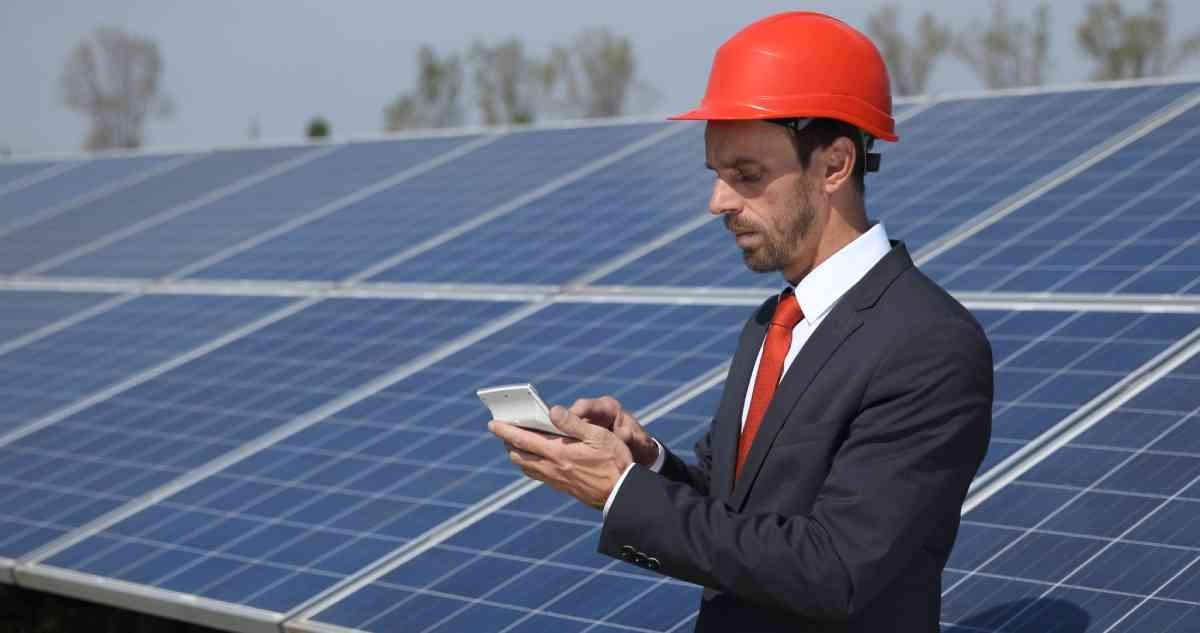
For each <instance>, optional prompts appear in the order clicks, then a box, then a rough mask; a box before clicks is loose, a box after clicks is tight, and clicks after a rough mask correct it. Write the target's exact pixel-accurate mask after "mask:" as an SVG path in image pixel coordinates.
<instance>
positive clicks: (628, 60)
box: [548, 28, 655, 117]
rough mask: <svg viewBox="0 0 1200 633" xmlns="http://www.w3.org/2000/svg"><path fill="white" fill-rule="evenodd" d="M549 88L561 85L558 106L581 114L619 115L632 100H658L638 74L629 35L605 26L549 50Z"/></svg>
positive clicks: (595, 115) (594, 115)
mask: <svg viewBox="0 0 1200 633" xmlns="http://www.w3.org/2000/svg"><path fill="white" fill-rule="evenodd" d="M550 64H551V71H552V73H553V75H552V76H550V78H549V79H550V81H549V84H548V85H549V87H556V86H561V89H562V92H563V93H564V94H563V95H562V97H561V98H560V99H559V100H558V103H557V106H558V107H559V109H561V110H563V111H565V112H567V113H569V114H571V115H574V116H581V117H611V116H619V115H621V114H624V113H626V112H628V111H629V109H630V106H631V104H632V102H634V101H637V102H639V103H638V105H639V106H641V105H645V104H647V103H648V102H650V101H652V100H654V99H655V96H654V94H653V88H651V87H650V86H649V84H647V83H645V82H643V81H639V80H638V79H637V78H636V77H635V74H636V71H637V61H636V58H635V55H634V52H633V44H632V42H630V40H629V38H628V37H624V36H621V35H616V34H615V33H612V32H611V31H609V30H608V29H605V28H594V29H588V30H585V31H582V32H581V33H579V34H578V35H576V36H575V38H574V40H573V41H572V42H571V43H570V44H569V45H568V46H555V47H554V48H553V49H552V50H551V53H550Z"/></svg>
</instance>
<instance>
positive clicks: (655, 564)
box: [646, 556, 662, 571]
mask: <svg viewBox="0 0 1200 633" xmlns="http://www.w3.org/2000/svg"><path fill="white" fill-rule="evenodd" d="M660 567H662V563H661V562H659V560H658V559H657V558H654V557H653V556H651V557H650V558H648V559H646V569H649V570H650V571H658V569H659V568H660Z"/></svg>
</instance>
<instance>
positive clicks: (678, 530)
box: [600, 320, 992, 620]
mask: <svg viewBox="0 0 1200 633" xmlns="http://www.w3.org/2000/svg"><path fill="white" fill-rule="evenodd" d="M898 338H899V339H900V340H897V341H896V342H895V343H894V344H893V346H892V349H891V350H890V351H888V352H885V354H884V356H883V360H882V361H881V362H880V363H879V365H877V367H876V369H875V372H874V375H873V376H872V378H871V379H870V382H869V383H868V385H867V388H866V392H865V395H864V400H863V405H862V408H861V409H860V413H859V414H858V415H857V416H856V417H855V418H854V419H853V420H852V421H851V422H850V424H849V428H848V431H847V435H846V439H845V440H844V442H843V443H842V445H841V446H840V448H839V450H838V452H837V454H836V456H835V458H834V461H833V466H832V468H831V471H830V473H829V475H828V476H827V478H826V480H825V483H824V485H823V486H822V488H821V491H820V493H819V494H818V496H817V499H816V501H815V503H814V505H813V508H812V511H811V513H810V514H808V515H806V516H783V515H779V514H771V513H739V512H736V511H734V509H733V508H731V507H729V506H728V505H727V504H726V503H725V502H723V501H719V500H712V499H708V498H706V496H705V495H704V494H703V493H702V492H700V491H698V490H696V489H695V488H694V487H692V486H688V485H685V484H682V483H679V482H678V481H673V480H671V479H668V478H665V477H661V476H659V475H656V474H654V473H651V472H650V471H648V470H646V469H643V468H637V467H635V468H634V469H633V470H632V471H631V472H630V473H629V476H628V478H627V479H626V481H625V484H624V486H623V487H622V489H621V491H620V493H619V494H618V495H617V497H616V499H615V500H614V503H613V507H612V509H611V511H610V514H609V515H608V517H607V519H606V520H605V522H604V526H603V530H602V532H601V539H600V551H601V552H602V553H605V554H608V555H610V556H618V557H619V555H620V550H621V548H622V546H626V545H628V546H630V547H632V548H634V549H636V550H638V551H641V552H645V554H646V555H647V556H650V557H654V558H656V559H657V560H658V562H659V565H658V566H659V568H660V572H661V573H664V574H667V575H669V576H673V577H675V578H679V579H681V580H686V581H690V582H693V583H696V584H700V585H704V586H707V587H711V588H714V589H718V590H721V591H725V592H729V593H731V594H733V595H736V596H738V597H739V598H742V599H743V600H747V601H750V602H756V603H759V604H763V605H767V606H772V607H775V608H779V609H783V610H786V611H791V612H794V613H797V614H800V615H804V616H807V617H818V618H823V619H835V620H844V619H847V618H850V617H853V616H854V615H856V614H857V613H858V612H860V611H861V610H862V609H863V608H864V607H865V606H867V605H869V604H870V603H871V601H872V599H873V598H874V597H875V596H877V595H878V594H879V592H880V591H881V590H882V589H883V588H885V587H886V586H887V585H888V584H889V583H891V582H892V581H893V580H894V579H895V578H896V577H897V575H898V574H899V573H900V571H901V570H902V569H904V568H905V566H906V564H907V563H908V561H909V560H910V558H911V557H912V556H913V554H914V553H915V552H916V551H917V549H918V548H920V547H921V546H922V545H923V544H924V543H925V541H926V539H927V538H928V537H929V536H930V534H931V532H932V531H933V530H934V529H935V528H936V527H937V526H936V525H935V523H936V522H937V521H939V520H941V519H940V517H944V516H945V511H944V510H945V509H946V508H948V507H953V508H959V507H961V504H962V501H963V499H964V497H965V495H966V491H967V487H968V485H969V484H970V481H971V478H972V477H973V476H974V474H975V470H976V469H977V468H978V467H979V464H980V462H981V461H982V459H983V456H984V453H985V452H986V450H987V442H988V436H989V434H990V430H991V405H992V362H991V350H990V347H989V346H988V343H987V339H986V337H985V336H984V335H983V333H982V332H981V331H980V330H979V329H978V327H977V326H976V325H975V324H974V323H971V322H969V321H966V320H961V321H960V320H953V321H949V320H945V321H942V322H938V323H933V324H930V326H929V327H928V328H926V329H924V330H923V331H920V332H917V333H915V334H913V335H911V336H906V337H898Z"/></svg>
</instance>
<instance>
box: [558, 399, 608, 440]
mask: <svg viewBox="0 0 1200 633" xmlns="http://www.w3.org/2000/svg"><path fill="white" fill-rule="evenodd" d="M550 423H551V424H553V425H554V426H555V428H557V429H558V430H560V431H562V432H563V433H566V434H567V435H570V436H571V437H573V438H575V439H578V440H586V439H590V438H593V437H595V436H596V434H597V433H603V432H604V431H603V430H602V429H601V428H600V427H598V426H596V425H594V424H588V423H587V422H584V421H583V419H581V418H580V417H579V416H578V415H575V414H574V413H572V412H571V411H569V410H567V408H566V407H562V406H559V405H555V406H553V407H551V409H550Z"/></svg>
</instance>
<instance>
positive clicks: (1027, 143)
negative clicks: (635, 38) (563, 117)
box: [598, 84, 1195, 286]
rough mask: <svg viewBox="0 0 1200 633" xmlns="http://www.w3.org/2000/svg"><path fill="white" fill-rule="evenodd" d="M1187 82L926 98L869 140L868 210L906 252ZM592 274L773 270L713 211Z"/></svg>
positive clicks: (663, 275) (649, 280) (711, 282)
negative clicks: (893, 128) (607, 270)
mask: <svg viewBox="0 0 1200 633" xmlns="http://www.w3.org/2000/svg"><path fill="white" fill-rule="evenodd" d="M1193 88H1194V84H1183V85H1171V86H1154V87H1138V88H1125V89H1120V90H1086V91H1078V92H1061V93H1045V94H1037V95H1026V96H1010V97H993V98H986V99H969V100H959V101H947V102H943V103H939V104H936V105H934V106H933V107H931V108H929V109H928V110H925V111H923V112H920V113H918V114H917V115H916V116H914V117H913V118H912V119H910V120H907V121H904V122H901V123H900V124H899V134H900V136H901V141H900V142H899V143H897V144H889V143H881V144H880V145H878V146H877V150H878V151H880V152H882V154H883V169H882V171H880V172H879V173H878V174H870V175H868V176H867V180H866V183H867V209H868V212H869V214H870V215H871V216H872V217H873V218H876V219H878V220H880V221H881V222H882V223H883V224H884V226H885V227H886V228H887V230H888V234H889V236H890V237H891V238H893V239H900V240H904V241H905V242H906V243H907V244H908V246H909V249H910V250H912V251H914V252H915V251H917V250H918V249H920V248H921V247H923V246H925V245H927V244H929V243H930V242H932V241H933V240H934V239H935V238H937V237H939V236H941V235H943V234H945V233H947V232H948V231H950V230H951V229H953V228H955V227H957V226H959V225H961V224H962V223H963V222H965V221H966V220H968V219H970V218H972V217H974V216H976V215H978V214H980V213H982V212H984V211H986V210H987V209H988V208H990V207H991V206H993V205H995V204H996V203H998V202H1000V201H1001V200H1003V199H1004V198H1006V197H1008V196H1010V195H1012V194H1015V193H1017V192H1018V191H1020V190H1021V189H1023V188H1024V187H1026V186H1028V185H1031V184H1033V183H1034V182H1036V181H1038V180H1039V179H1040V178H1042V177H1044V176H1046V175H1048V174H1049V173H1050V172H1052V171H1053V170H1055V169H1057V168H1059V167H1061V166H1063V165H1066V164H1067V163H1069V162H1071V161H1073V160H1075V159H1078V158H1079V157H1080V156H1081V155H1083V154H1085V153H1086V152H1087V151H1088V150H1089V149H1091V148H1093V147H1095V146H1097V145H1099V144H1101V143H1104V142H1106V141H1108V140H1110V139H1111V138H1112V137H1113V135H1114V134H1115V133H1117V132H1118V131H1121V130H1125V129H1126V128H1128V127H1129V126H1131V125H1133V124H1134V123H1137V122H1138V121H1140V120H1142V119H1143V118H1144V117H1146V116H1148V115H1150V114H1152V113H1154V112H1155V111H1157V110H1159V109H1160V108H1162V107H1163V106H1166V105H1168V104H1170V103H1171V102H1172V101H1174V100H1175V99H1177V98H1179V97H1181V96H1183V95H1184V94H1187V93H1188V92H1190V91H1191V90H1192V89H1193ZM681 160H682V159H681ZM697 169H699V167H697ZM705 193H707V190H706V191H705ZM1194 233H1195V231H1193V232H1192V234H1194ZM598 283H601V284H615V285H650V286H661V285H671V286H764V285H766V286H769V285H771V284H773V283H774V277H772V276H762V275H759V276H755V275H754V274H753V273H750V272H749V271H747V270H746V269H745V267H744V266H743V265H742V263H741V254H740V252H739V251H738V249H737V247H736V245H735V244H734V242H733V237H732V235H731V234H730V233H729V232H728V231H726V230H725V228H724V226H723V225H722V224H721V223H720V222H716V221H714V222H710V223H707V224H705V225H704V226H702V227H701V228H699V229H697V230H696V231H693V232H691V233H689V234H688V235H685V236H683V237H681V238H678V239H676V240H674V241H672V242H670V243H669V244H667V245H666V246H663V247H662V248H659V249H657V250H655V251H653V252H652V253H650V254H648V255H646V256H644V257H642V258H640V259H638V260H636V261H634V262H632V263H630V264H629V265H627V266H625V267H624V268H621V269H620V270H617V271H615V272H613V273H612V274H610V275H608V276H607V277H604V278H603V279H601V280H600V281H599V282H598Z"/></svg>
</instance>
